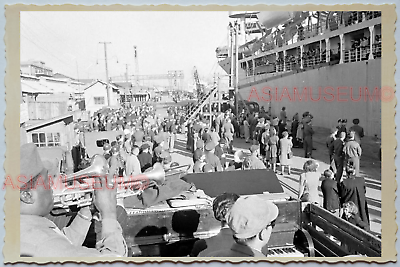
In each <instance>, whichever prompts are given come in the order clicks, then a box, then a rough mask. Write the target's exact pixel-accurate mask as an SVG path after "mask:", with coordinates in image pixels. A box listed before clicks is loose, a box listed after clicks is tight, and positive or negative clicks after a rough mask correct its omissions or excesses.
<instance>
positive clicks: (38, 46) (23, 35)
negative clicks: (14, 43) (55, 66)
mask: <svg viewBox="0 0 400 267" xmlns="http://www.w3.org/2000/svg"><path fill="white" fill-rule="evenodd" d="M22 37H25V38H26V39H27V40H28V41H30V42H31V43H32V44H34V45H35V46H36V47H37V48H39V49H41V50H43V51H44V52H46V53H47V54H49V55H51V56H53V57H54V58H56V59H57V60H59V61H60V62H62V63H64V64H66V65H68V66H70V67H71V65H69V64H68V63H66V62H65V61H63V60H62V59H60V58H59V57H57V56H56V55H54V54H53V53H51V52H49V51H48V50H46V49H44V48H43V47H41V46H40V45H38V44H37V43H35V42H34V41H33V40H31V39H30V38H28V37H27V36H26V35H25V34H22Z"/></svg>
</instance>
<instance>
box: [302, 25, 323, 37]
mask: <svg viewBox="0 0 400 267" xmlns="http://www.w3.org/2000/svg"><path fill="white" fill-rule="evenodd" d="M319 33H320V27H319V26H318V24H317V23H313V24H310V25H308V26H306V27H304V28H303V34H302V35H300V34H299V35H300V36H302V38H303V39H307V38H311V37H314V36H317V35H318V34H319ZM302 38H300V40H303V39H302Z"/></svg>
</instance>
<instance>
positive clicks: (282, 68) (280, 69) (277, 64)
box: [276, 62, 284, 72]
mask: <svg viewBox="0 0 400 267" xmlns="http://www.w3.org/2000/svg"><path fill="white" fill-rule="evenodd" d="M283 70H284V64H283V62H282V63H276V71H277V72H282V71H283Z"/></svg>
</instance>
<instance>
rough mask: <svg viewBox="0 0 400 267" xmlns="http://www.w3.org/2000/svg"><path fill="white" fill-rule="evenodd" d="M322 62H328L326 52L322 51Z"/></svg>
mask: <svg viewBox="0 0 400 267" xmlns="http://www.w3.org/2000/svg"><path fill="white" fill-rule="evenodd" d="M321 62H326V52H322V53H321Z"/></svg>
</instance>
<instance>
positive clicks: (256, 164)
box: [250, 145, 267, 170]
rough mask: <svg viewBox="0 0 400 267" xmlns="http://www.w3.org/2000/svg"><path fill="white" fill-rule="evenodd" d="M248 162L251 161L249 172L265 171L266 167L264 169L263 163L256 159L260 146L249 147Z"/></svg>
mask: <svg viewBox="0 0 400 267" xmlns="http://www.w3.org/2000/svg"><path fill="white" fill-rule="evenodd" d="M250 152H251V156H250V161H251V167H250V169H251V170H265V169H266V168H267V167H265V165H264V163H263V162H262V160H261V159H259V158H258V155H259V152H260V146H259V145H252V146H251V147H250Z"/></svg>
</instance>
